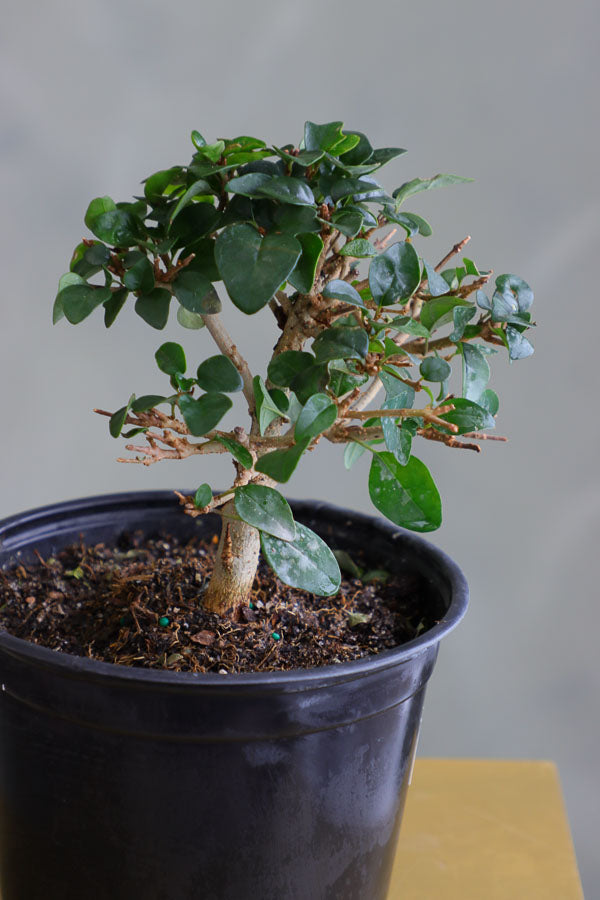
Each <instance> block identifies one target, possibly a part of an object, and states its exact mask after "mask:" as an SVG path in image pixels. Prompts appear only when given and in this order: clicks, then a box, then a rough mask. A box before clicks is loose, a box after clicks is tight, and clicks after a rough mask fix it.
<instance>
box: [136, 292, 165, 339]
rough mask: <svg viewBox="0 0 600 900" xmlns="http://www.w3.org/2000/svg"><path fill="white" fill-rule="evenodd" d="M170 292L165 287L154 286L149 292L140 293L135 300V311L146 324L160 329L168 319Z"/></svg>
mask: <svg viewBox="0 0 600 900" xmlns="http://www.w3.org/2000/svg"><path fill="white" fill-rule="evenodd" d="M170 305H171V294H170V292H169V291H167V290H165V288H155V289H154V290H153V291H150V293H149V294H142V296H141V297H138V299H137V300H136V301H135V311H136V313H137V314H138V316H140V318H142V319H143V320H144V322H147V323H148V325H151V326H152V328H156V329H157V330H158V331H161V330H162V329H163V328H164V327H165V325H166V324H167V322H168V320H169V307H170Z"/></svg>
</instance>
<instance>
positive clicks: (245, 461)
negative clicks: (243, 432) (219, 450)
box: [213, 434, 253, 469]
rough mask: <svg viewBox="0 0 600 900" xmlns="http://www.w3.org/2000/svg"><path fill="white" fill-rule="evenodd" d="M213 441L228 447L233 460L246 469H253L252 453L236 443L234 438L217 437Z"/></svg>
mask: <svg viewBox="0 0 600 900" xmlns="http://www.w3.org/2000/svg"><path fill="white" fill-rule="evenodd" d="M213 440H215V441H218V443H219V444H222V445H223V446H224V447H226V449H227V450H229V452H230V453H231V455H232V456H233V458H234V459H235V460H237V462H239V464H240V465H241V466H243V467H244V469H251V468H252V465H253V459H252V454H251V453H250V451H249V450H248V449H247V448H246V447H244V446H243V445H242V444H240V443H239V442H238V441H234V440H233V438H229V437H226V435H224V434H219V435H216V437H214V438H213Z"/></svg>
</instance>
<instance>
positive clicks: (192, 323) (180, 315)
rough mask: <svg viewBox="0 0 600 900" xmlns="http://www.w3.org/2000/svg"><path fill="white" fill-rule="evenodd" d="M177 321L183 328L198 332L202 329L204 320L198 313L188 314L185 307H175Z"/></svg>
mask: <svg viewBox="0 0 600 900" xmlns="http://www.w3.org/2000/svg"><path fill="white" fill-rule="evenodd" d="M177 321H178V322H179V324H180V325H181V326H182V327H183V328H190V329H193V330H196V331H197V330H198V329H200V328H204V319H203V318H202V316H201V315H199V313H193V312H190V311H189V309H186V308H185V306H178V307H177Z"/></svg>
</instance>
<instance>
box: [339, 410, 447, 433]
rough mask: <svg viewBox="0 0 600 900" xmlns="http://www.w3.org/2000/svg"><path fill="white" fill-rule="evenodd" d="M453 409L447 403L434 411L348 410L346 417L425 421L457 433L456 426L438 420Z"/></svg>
mask: <svg viewBox="0 0 600 900" xmlns="http://www.w3.org/2000/svg"><path fill="white" fill-rule="evenodd" d="M453 409H454V405H453V404H452V403H448V404H446V405H445V406H438V407H436V408H435V409H430V408H429V407H426V408H425V409H404V408H403V409H367V410H357V409H350V410H348V412H347V413H346V417H347V418H349V419H375V418H377V419H380V418H386V419H387V418H390V419H411V418H415V419H425V421H426V422H431V423H432V424H434V425H441V426H442V427H443V428H447V429H448V430H449V431H453V432H456V431H458V425H453V424H451V423H450V422H446V421H445V420H444V419H441V418H440V416H443V415H444V413H448V412H452V410H453Z"/></svg>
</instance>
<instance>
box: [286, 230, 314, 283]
mask: <svg viewBox="0 0 600 900" xmlns="http://www.w3.org/2000/svg"><path fill="white" fill-rule="evenodd" d="M296 240H298V241H299V243H300V245H301V247H302V255H301V256H300V259H299V260H298V262H297V263H296V268H295V269H294V270H293V271H292V272H290V274H289V276H288V281H289V283H290V284H291V285H292V287H294V288H295V289H296V290H297V291H299V292H300V293H301V294H308V293H310V291H311V290H312V286H313V284H314V281H315V274H316V271H317V263H318V262H319V258H320V256H321V253H322V252H323V241H322V239H321V236H320V235H318V234H299V235H298V236H297V238H296Z"/></svg>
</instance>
